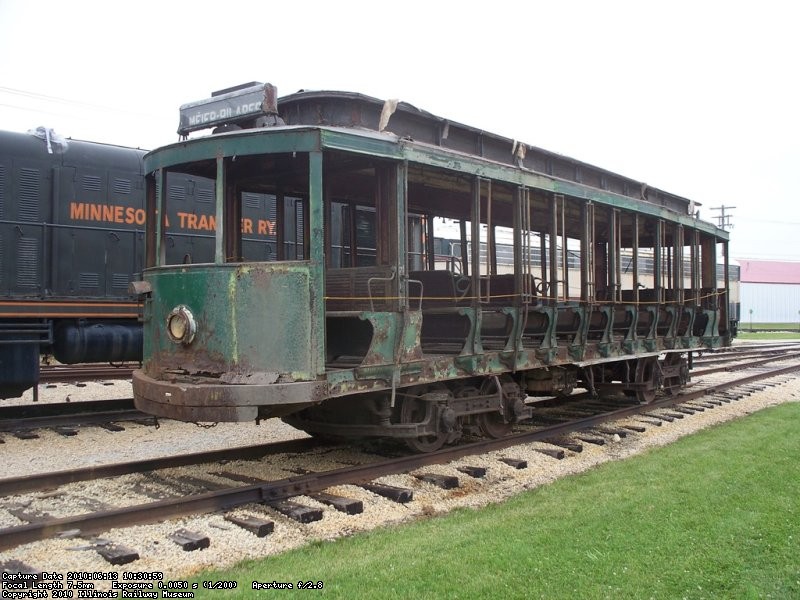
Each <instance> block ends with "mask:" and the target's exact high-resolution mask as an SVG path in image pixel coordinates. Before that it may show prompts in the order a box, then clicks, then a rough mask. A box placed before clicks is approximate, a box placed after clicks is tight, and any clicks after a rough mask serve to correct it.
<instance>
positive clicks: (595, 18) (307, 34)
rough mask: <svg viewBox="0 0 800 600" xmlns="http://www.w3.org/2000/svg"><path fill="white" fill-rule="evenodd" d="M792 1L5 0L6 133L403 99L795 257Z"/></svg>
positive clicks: (102, 128)
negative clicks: (599, 171) (232, 107)
mask: <svg viewBox="0 0 800 600" xmlns="http://www.w3.org/2000/svg"><path fill="white" fill-rule="evenodd" d="M794 4H795V3H793V2H788V1H780V2H776V1H772V0H759V1H758V2H737V1H727V2H717V1H709V2H703V1H701V0H694V1H692V2H684V1H681V0H678V1H675V0H673V1H670V2H644V1H639V2H636V1H631V2H621V1H615V0H610V1H605V2H601V1H595V2H592V1H588V0H587V1H572V2H571V1H563V0H562V1H557V2H553V1H552V0H551V1H548V2H539V1H536V0H529V1H527V2H522V1H520V2H506V1H503V0H494V1H493V2H480V3H478V2H468V1H467V0H461V1H459V2H448V1H442V0H438V1H437V0H427V1H424V2H422V1H417V0H405V1H400V2H381V1H372V2H370V1H356V0H338V1H336V2H333V1H330V0H328V1H317V0H305V1H298V2H294V3H287V2H280V3H278V2H270V1H269V0H262V1H260V2H257V1H251V0H236V1H232V2H221V1H219V0H217V1H214V2H206V1H205V0H193V1H191V2H182V1H174V0H161V1H158V2H156V1H153V0H138V1H135V2H120V1H118V2H114V1H109V0H99V1H90V0H70V1H64V0H0V129H5V130H11V131H26V130H28V129H30V128H33V127H36V126H39V125H44V126H47V127H52V128H54V129H55V130H56V132H58V133H60V134H62V135H64V136H67V137H73V138H76V139H85V140H92V141H101V142H108V143H115V144H121V145H129V146H138V147H142V148H148V149H149V148H155V147H157V146H159V145H161V144H165V143H169V142H173V141H175V140H176V139H177V135H176V133H175V131H176V129H177V125H178V107H179V105H180V104H183V103H186V102H190V101H194V100H199V99H202V98H206V97H208V96H209V94H210V92H211V91H213V90H217V89H222V88H225V87H229V86H231V85H235V84H238V83H243V82H247V81H254V80H256V81H269V82H271V83H273V84H275V85H276V86H277V87H278V92H279V95H283V94H288V93H292V92H295V91H297V90H299V89H335V90H345V91H355V92H361V93H364V94H367V95H370V96H375V97H378V98H381V99H386V98H398V99H400V100H404V101H406V102H409V103H411V104H413V105H415V106H417V107H418V108H421V109H424V110H427V111H429V112H432V113H434V114H436V115H439V116H442V117H447V118H449V119H451V120H453V121H459V122H461V123H465V124H468V125H472V126H475V127H479V128H482V129H485V130H487V131H491V132H494V133H497V134H500V135H504V136H507V137H510V138H514V139H518V140H521V141H524V142H526V143H527V144H530V145H533V146H539V147H542V148H546V149H548V150H552V151H555V152H559V153H562V154H566V155H568V156H571V157H574V158H576V159H579V160H583V161H585V162H589V163H592V164H595V165H598V166H600V167H603V168H606V169H609V170H612V171H616V172H618V173H621V174H623V175H626V176H629V177H633V178H635V179H639V180H642V181H645V182H646V183H648V184H649V185H652V186H655V187H659V188H661V189H664V190H667V191H670V192H673V193H676V194H679V195H682V196H686V197H689V198H692V199H694V200H695V201H697V202H700V203H702V208H701V213H700V216H701V218H703V219H706V220H714V217H715V216H716V215H719V211H712V210H711V208H712V207H719V206H723V205H724V206H727V207H732V206H735V207H736V208H735V209H730V210H729V211H728V212H730V213H731V214H733V219H732V222H733V224H734V228H733V229H732V231H731V235H732V245H731V248H732V255H733V257H734V258H762V259H776V260H778V259H784V260H800V193H799V192H798V187H799V186H798V184H797V181H796V179H795V178H796V177H797V175H798V171H800V169H799V167H800V117H798V110H800V77H799V76H798V74H799V73H800V65H798V62H800V60H799V59H800V34H798V31H797V29H798V23H800V18H799V17H800V8H795V7H794Z"/></svg>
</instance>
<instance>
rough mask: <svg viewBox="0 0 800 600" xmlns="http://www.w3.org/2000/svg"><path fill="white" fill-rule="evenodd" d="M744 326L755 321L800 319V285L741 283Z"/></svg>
mask: <svg viewBox="0 0 800 600" xmlns="http://www.w3.org/2000/svg"><path fill="white" fill-rule="evenodd" d="M741 294H742V314H741V322H742V326H743V327H746V326H747V324H748V323H749V322H750V310H751V309H752V311H753V315H752V317H753V318H752V320H753V323H797V322H798V321H800V285H796V284H788V283H741Z"/></svg>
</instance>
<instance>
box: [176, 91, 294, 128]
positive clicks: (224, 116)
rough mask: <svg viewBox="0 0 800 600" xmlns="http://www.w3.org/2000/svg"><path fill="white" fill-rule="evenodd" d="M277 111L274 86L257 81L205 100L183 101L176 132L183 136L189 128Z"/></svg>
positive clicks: (212, 125)
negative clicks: (251, 84) (187, 102)
mask: <svg viewBox="0 0 800 600" xmlns="http://www.w3.org/2000/svg"><path fill="white" fill-rule="evenodd" d="M277 112H278V110H277V102H276V90H275V87H274V86H272V85H270V84H269V83H258V84H256V85H253V86H249V87H246V88H242V89H236V90H234V91H231V92H228V93H224V94H219V95H215V96H212V97H211V98H208V99H206V100H199V101H197V102H190V103H189V104H184V105H183V106H181V108H180V124H179V125H178V134H179V135H186V134H188V133H189V132H191V131H199V130H201V129H208V128H209V127H216V126H217V125H222V124H224V123H236V122H237V121H243V120H248V119H254V118H256V117H259V116H261V115H269V114H277Z"/></svg>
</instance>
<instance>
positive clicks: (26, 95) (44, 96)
mask: <svg viewBox="0 0 800 600" xmlns="http://www.w3.org/2000/svg"><path fill="white" fill-rule="evenodd" d="M0 92H1V93H5V94H10V95H12V96H22V97H24V98H30V99H32V100H40V101H43V102H54V103H57V104H66V105H68V106H75V107H80V108H84V109H86V108H88V109H92V110H103V111H108V112H112V113H125V114H128V115H136V116H140V117H147V118H149V119H157V118H163V116H164V115H155V114H152V113H142V112H137V111H132V110H128V109H125V108H122V107H120V106H106V105H103V104H94V103H91V102H83V101H80V100H71V99H69V98H62V97H60V96H49V95H47V94H40V93H38V92H29V91H27V90H20V89H16V88H10V87H5V86H0ZM2 105H3V106H8V107H10V108H17V109H21V110H35V109H32V108H30V107H29V106H20V105H15V104H7V103H3V104H2Z"/></svg>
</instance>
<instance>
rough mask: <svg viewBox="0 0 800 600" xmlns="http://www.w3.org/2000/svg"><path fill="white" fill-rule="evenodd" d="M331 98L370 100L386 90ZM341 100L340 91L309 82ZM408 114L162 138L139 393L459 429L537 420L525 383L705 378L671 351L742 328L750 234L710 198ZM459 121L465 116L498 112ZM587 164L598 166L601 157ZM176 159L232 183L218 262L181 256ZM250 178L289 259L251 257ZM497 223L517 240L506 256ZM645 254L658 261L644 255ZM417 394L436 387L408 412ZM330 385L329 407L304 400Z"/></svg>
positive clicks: (535, 386) (368, 431) (228, 410)
mask: <svg viewBox="0 0 800 600" xmlns="http://www.w3.org/2000/svg"><path fill="white" fill-rule="evenodd" d="M298 97H299V104H293V102H294V99H297V98H298ZM330 97H331V98H332V99H333V100H332V101H335V102H343V101H350V102H352V103H353V106H359V107H360V108H359V110H361V109H363V110H364V112H365V113H366V112H367V109H368V108H369V109H370V110H372V109H374V106H372V105H374V104H376V103H377V102H378V101H375V100H374V99H368V98H365V97H363V96H358V95H349V96H348V95H346V94H337V93H333V94H331V96H330ZM303 101H304V98H303V95H302V94H298V95H295V96H292V97H289V99H288V101H287V103H286V106H288V107H289V109H287V112H289V113H291V110H295V112H300V111H301V109H302V110H305V109H306V108H307V107H305V106H304V105H303V104H302V102H303ZM324 101H325V95H324V93H312V94H311V96H309V99H308V102H309V103H310V106H311V107H314V106H317V107H318V106H319V103H324ZM366 104H369V105H370V106H368V107H366V108H364V106H366ZM283 106H284V104H283V101H281V104H279V108H281V110H283ZM298 107H299V108H298ZM370 107H372V108H370ZM404 110H405V111H406V112H407V113H409V114H410V113H411V112H412V111H410V109H407V108H404ZM317 112H318V113H320V114H321V112H320V110H319V109H317ZM351 112H352V110H351ZM401 113H402V111H397V112H396V113H395V114H396V115H398V117H397V118H398V119H401V118H402V117H403V114H401ZM420 114H421V117H419V115H416V116H415V118H417V117H419V118H420V119H422V120H423V121H424V120H425V119H429V120H430V119H433V117H432V116H430V115H427V113H420ZM392 118H393V117H390V118H389V120H388V128H387V130H384V131H376V130H371V129H366V128H363V127H341V126H336V125H320V124H318V123H313V124H307V125H306V124H295V125H292V124H290V125H278V126H274V127H264V128H257V129H245V130H240V131H233V132H227V133H220V134H217V135H213V136H209V137H204V138H197V139H192V140H188V141H183V142H180V143H176V144H172V145H170V146H166V147H164V148H161V149H158V150H155V151H153V152H151V153H149V154H148V155H147V156H146V157H145V171H146V173H147V176H148V192H149V193H148V204H147V206H148V267H149V268H147V269H146V270H145V272H144V284H143V287H142V288H141V289H140V291H141V292H142V299H143V301H144V339H145V345H144V363H143V367H142V369H141V370H140V371H137V372H136V374H135V375H134V395H135V399H136V404H137V407H139V408H140V409H142V410H145V411H147V412H151V413H153V414H157V415H162V416H166V417H172V418H178V419H183V420H191V421H243V420H252V419H260V418H268V417H272V416H286V415H291V414H292V413H295V414H296V415H297V414H299V415H301V416H300V419H301V421H302V422H301V424H300V426H303V423H305V424H306V425H309V427H308V429H309V430H312V431H315V432H317V433H324V434H341V435H355V436H358V435H387V436H394V437H401V438H409V437H412V438H414V439H418V438H419V439H432V438H436V437H437V436H439V433H440V432H442V431H444V432H445V433H447V435H446V436H445V437H446V438H447V441H452V440H453V439H455V438H457V437H458V436H456V435H453V434H452V430H453V428H456V429H459V430H460V429H461V426H462V425H464V426H466V425H467V424H468V423H469V422H471V420H474V419H477V418H478V417H477V416H478V415H481V414H488V413H497V412H498V411H499V412H500V413H501V417H499V418H498V417H496V416H495V417H492V419H491V421H487V422H489V423H490V424H491V423H498V422H501V423H505V422H507V421H511V420H514V414H512V413H513V412H514V406H516V411H517V413H516V414H517V416H518V417H521V416H523V415H525V414H529V412H528V410H529V409H527V408H522V407H521V405H520V403H519V401H518V400H519V398H516V399H515V400H514V402H516V404H514V402H508V400H507V398H506V401H504V400H503V397H504V396H505V397H507V396H509V395H511V396H514V395H515V392H514V390H516V391H517V392H519V393H517V394H516V395H517V396H520V395H521V396H522V397H523V398H524V396H525V394H526V393H531V394H534V393H537V392H540V391H544V392H550V393H552V392H558V391H564V389H565V388H566V389H567V390H568V391H569V390H570V389H571V387H572V385H574V384H575V383H582V384H583V386H584V387H588V388H590V389H592V390H593V391H594V389H600V388H602V387H603V386H605V387H614V386H617V387H621V388H622V389H624V390H626V391H628V392H633V393H636V394H637V395H638V394H639V392H641V391H645V392H646V393H647V394H650V393H651V392H653V390H654V388H658V387H660V386H661V385H662V384H663V383H664V381H673V382H677V381H678V379H680V381H681V383H683V382H685V379H686V377H685V374H684V373H683V372H681V373H680V374H679V373H678V371H679V368H678V366H677V365H678V361H677V360H669V356H668V360H667V362H664V360H662V361H661V362H660V363H657V362H656V359H657V357H658V356H659V355H662V354H663V353H667V354H668V355H669V354H674V355H676V356H678V355H685V354H686V351H687V350H691V349H697V348H712V347H718V346H724V345H728V344H729V343H730V341H731V335H730V331H729V326H728V324H727V315H726V307H727V287H728V279H727V275H723V276H722V278H720V276H719V275H718V267H717V256H718V254H721V255H722V256H723V257H724V261H725V265H724V267H725V269H724V270H723V273H727V241H728V235H727V233H726V232H725V231H723V230H720V229H718V228H716V227H714V226H713V225H712V224H709V223H705V222H702V221H700V220H698V219H697V218H696V216H695V215H693V214H689V211H691V210H692V205H691V204H690V202H689V201H688V200H685V199H682V198H679V197H676V196H671V195H668V194H665V193H663V192H660V191H657V198H658V199H659V201H658V202H652V201H646V200H643V199H637V198H636V197H635V196H636V194H637V193H639V194H640V195H641V196H645V195H646V193H645V187H646V186H644V185H641V184H638V185H640V189H639V190H635V189H634V188H635V185H633V184H632V185H630V186H629V185H628V184H627V183H626V184H625V186H624V189H626V190H628V189H631V190H633V191H632V192H631V193H629V194H623V193H618V192H615V191H611V190H610V189H603V187H609V186H608V185H606V182H607V180H606V179H605V176H604V175H603V176H600V178H599V179H598V181H602V185H600V186H597V185H589V184H586V183H581V182H580V181H576V180H567V179H564V178H563V177H558V176H556V175H553V174H545V173H542V172H536V171H533V170H531V169H530V168H527V167H526V166H525V165H524V164H523V162H524V154H525V153H524V152H522V153H520V152H516V154H515V155H514V156H513V157H512V159H511V160H510V161H509V164H504V163H502V162H500V161H498V160H494V159H490V158H487V157H486V156H480V155H477V154H474V153H466V152H463V151H459V150H455V149H452V148H448V147H446V146H445V145H442V144H436V143H428V142H424V141H416V140H415V139H409V138H408V137H407V136H404V135H401V134H398V133H393V132H392V131H390V130H391V129H392ZM321 120H323V119H321ZM287 121H289V122H290V123H291V119H290V118H287ZM441 122H442V120H439V121H436V122H435V125H436V126H437V127H439V128H440V129H441ZM447 126H448V128H449V127H451V124H448V125H447ZM401 127H402V125H399V126H398V129H399V128H401ZM452 127H453V129H450V130H449V132H448V133H450V135H452V132H454V131H456V132H457V131H459V130H458V127H461V128H463V129H464V130H469V131H471V132H474V131H477V130H471V129H469V128H466V127H465V126H459V125H458V124H452ZM401 133H402V132H401ZM481 135H486V136H490V134H483V133H482V132H481ZM491 139H493V140H494V141H495V142H496V141H497V140H502V138H497V136H494V137H493V138H491ZM506 141H507V142H508V143H509V145H510V146H511V141H510V140H506ZM516 147H517V145H516V143H514V144H513V146H511V147H510V148H509V150H511V149H512V148H516ZM553 156H556V157H557V155H553ZM558 160H562V161H566V162H569V161H571V159H565V158H563V157H558ZM573 162H574V163H575V165H576V167H575V169H576V172H580V169H581V168H582V167H585V165H583V163H578V162H576V161H573ZM514 163H516V164H514ZM520 165H521V166H520ZM173 171H174V172H181V173H185V174H188V175H189V176H196V177H198V178H208V179H212V180H215V181H216V214H215V217H216V219H215V231H216V252H215V262H214V263H206V264H176V265H167V264H164V261H163V258H160V257H163V256H164V243H165V242H164V236H163V229H164V226H163V223H161V222H160V221H159V220H158V219H157V217H156V215H158V214H165V210H166V209H165V205H164V203H165V199H166V192H165V187H166V186H164V185H159V181H161V182H163V181H165V177H166V173H167V172H173ZM611 175H613V174H611ZM159 178H160V179H159ZM575 179H578V180H579V179H581V177H580V176H578V177H576V178H575ZM244 192H248V193H251V194H262V195H264V197H266V198H268V201H269V202H272V203H274V205H275V206H277V207H278V208H277V215H278V216H277V218H276V222H277V225H276V231H277V233H276V236H275V237H276V241H277V248H278V250H277V256H276V257H275V258H276V259H277V260H272V261H267V262H265V261H263V260H252V259H249V258H248V256H245V254H246V252H244V251H243V249H242V248H243V247H242V242H241V239H242V235H243V231H244V233H246V232H247V231H246V230H247V228H248V225H247V223H246V222H245V220H244V219H242V197H243V196H242V194H243V193H244ZM289 200H291V201H292V203H289ZM301 205H302V206H301ZM298 206H301V208H298ZM447 220H452V221H453V223H458V225H459V226H460V232H461V233H460V240H456V241H455V242H453V243H452V244H451V245H452V247H453V248H456V247H458V248H459V249H460V254H457V253H456V252H455V251H453V253H452V254H451V255H449V256H446V257H444V256H442V255H437V254H436V253H435V252H434V251H433V250H432V248H433V246H432V244H433V239H432V238H433V237H434V235H432V234H435V229H434V228H435V227H440V224H439V223H440V222H445V223H446V221H447ZM434 223H435V224H434ZM370 227H371V228H372V229H370ZM467 231H469V234H470V235H467ZM497 235H505V236H507V238H508V243H507V244H506V250H507V252H508V253H509V255H510V256H511V255H513V258H512V259H510V260H509V264H507V265H505V266H503V265H500V264H499V262H498V259H497V248H498V246H499V244H498V242H497V240H496V239H495V236H497ZM359 236H361V238H360V237H359ZM290 238H291V239H290ZM362 238H363V239H362ZM364 239H366V240H367V241H363V240H364ZM471 240H479V243H477V244H475V243H471ZM459 242H460V243H459ZM373 243H374V248H373V247H371V245H370V244H373ZM534 247H536V248H535V249H536V252H538V256H539V259H538V262H536V261H535V260H534V258H533V254H534ZM412 249H413V252H412ZM645 255H646V256H649V257H650V259H649V260H650V264H651V269H652V274H650V275H645V274H644V271H643V270H640V266H639V265H640V263H642V261H643V260H645V259H644V258H643V256H645ZM631 256H632V259H631ZM625 260H627V261H628V262H627V266H626V267H625V269H623V266H622V263H623V262H624V261H625ZM448 261H449V262H448ZM642 264H643V263H642ZM631 265H633V266H631ZM443 266H445V268H442V267H443ZM501 271H503V272H501ZM648 277H649V283H650V285H646V284H642V283H641V281H642V280H644V279H647V278H648ZM721 280H722V281H721ZM176 314H177V315H178V317H175V315H176ZM170 328H172V329H170ZM187 328H191V333H190V335H189V334H187ZM168 329H169V331H168ZM175 332H177V334H178V336H180V335H184V336H188V337H184V338H183V339H182V340H181V339H177V337H176V335H173V334H174V333H175ZM637 364H638V367H637ZM657 365H661V366H657ZM657 371H660V372H661V373H662V374H663V377H661V376H660V375H658V373H657ZM487 382H488V383H487ZM437 384H441V385H437ZM509 385H511V386H512V387H514V386H516V387H515V388H514V390H511V388H509ZM473 388H475V389H473ZM464 390H467V391H464ZM476 390H477V391H476ZM409 394H413V395H414V396H415V398H416V400H415V402H416V403H417V404H418V405H419V406H417V407H416V408H414V409H412V408H408V409H407V410H405V412H403V411H402V410H401V409H400V408H398V405H402V404H403V402H404V400H403V398H405V397H408V395H409ZM442 394H444V395H442ZM461 398H463V400H461ZM325 401H328V402H325ZM320 403H323V404H322V409H321V412H316V413H313V414H312V413H311V412H308V411H306V417H302V415H303V413H302V412H301V411H304V410H305V409H309V408H310V407H314V406H317V405H319V404H320ZM326 405H328V406H329V407H333V408H332V409H326V408H325V406H326ZM409 406H411V404H410V401H409ZM448 408H451V409H453V410H454V411H455V412H454V413H452V411H451V412H450V413H448V412H447V409H448ZM434 409H435V410H434ZM326 411H327V412H326ZM437 411H438V412H437ZM332 412H333V413H336V414H337V415H338V416H337V417H331V416H330V414H331V413H332ZM401 413H402V414H401ZM370 415H371V416H370ZM453 415H455V417H454V416H453ZM290 418H291V417H290ZM303 418H305V421H303ZM454 418H455V419H456V424H455V425H454V421H453V419H454ZM484 421H486V419H485V418H484ZM290 422H291V421H290ZM314 423H316V426H315V425H314ZM442 423H444V424H442ZM489 430H490V432H491V431H494V430H493V429H491V427H490V428H489ZM423 449H427V447H425V448H423Z"/></svg>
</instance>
